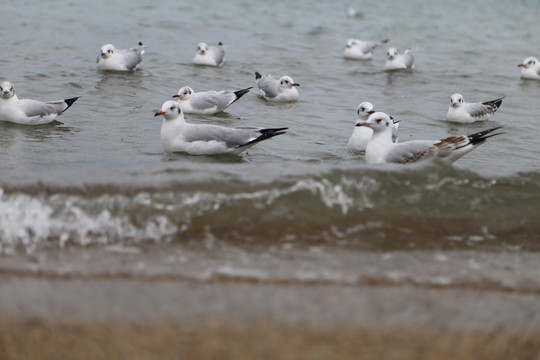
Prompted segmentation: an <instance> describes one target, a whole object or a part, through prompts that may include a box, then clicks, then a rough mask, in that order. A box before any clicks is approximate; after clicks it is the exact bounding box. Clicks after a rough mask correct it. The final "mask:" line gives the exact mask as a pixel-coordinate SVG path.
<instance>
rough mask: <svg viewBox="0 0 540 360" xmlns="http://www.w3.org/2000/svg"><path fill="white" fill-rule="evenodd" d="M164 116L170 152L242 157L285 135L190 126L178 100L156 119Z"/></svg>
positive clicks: (282, 131) (261, 130)
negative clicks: (264, 143) (257, 146)
mask: <svg viewBox="0 0 540 360" xmlns="http://www.w3.org/2000/svg"><path fill="white" fill-rule="evenodd" d="M159 115H163V117H164V120H163V124H162V125H161V145H162V146H163V148H164V149H165V151H167V152H184V153H188V154H191V155H217V154H240V153H241V152H243V151H246V150H247V149H249V148H250V147H252V146H253V145H255V144H257V143H259V142H261V141H263V140H266V139H270V138H271V137H274V136H277V135H281V134H285V130H287V128H286V127H282V128H267V129H264V128H248V127H242V128H227V127H223V126H217V125H209V124H190V123H187V122H186V121H185V119H184V114H183V112H182V109H181V108H180V106H179V105H178V103H177V102H176V101H172V100H169V101H166V102H165V103H164V104H163V106H162V107H161V110H159V111H158V112H156V114H155V115H154V116H159Z"/></svg>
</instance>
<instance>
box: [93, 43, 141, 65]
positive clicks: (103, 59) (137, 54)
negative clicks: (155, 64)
mask: <svg viewBox="0 0 540 360" xmlns="http://www.w3.org/2000/svg"><path fill="white" fill-rule="evenodd" d="M143 54H144V45H143V43H142V42H139V43H138V44H137V45H136V46H133V47H131V48H129V49H117V48H116V47H114V45H112V44H107V45H103V46H102V47H101V52H100V54H99V56H98V58H97V67H98V70H111V71H133V70H135V69H136V68H137V66H139V64H140V63H141V61H142V55H143Z"/></svg>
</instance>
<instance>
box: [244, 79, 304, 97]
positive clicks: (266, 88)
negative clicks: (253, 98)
mask: <svg viewBox="0 0 540 360" xmlns="http://www.w3.org/2000/svg"><path fill="white" fill-rule="evenodd" d="M255 80H256V81H257V86H258V87H259V91H260V93H261V95H262V97H263V98H264V99H266V100H269V101H298V99H299V98H300V95H299V94H298V90H296V87H297V86H300V84H298V83H296V82H294V80H293V79H292V78H291V77H290V76H287V75H284V76H282V77H281V78H279V80H276V79H274V78H273V77H272V75H270V74H268V75H264V76H263V75H261V74H259V73H258V72H255Z"/></svg>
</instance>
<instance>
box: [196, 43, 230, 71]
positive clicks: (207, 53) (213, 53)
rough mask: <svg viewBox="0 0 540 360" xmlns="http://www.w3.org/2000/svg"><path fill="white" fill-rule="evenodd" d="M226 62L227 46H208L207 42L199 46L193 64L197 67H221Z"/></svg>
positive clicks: (220, 44) (221, 44)
mask: <svg viewBox="0 0 540 360" xmlns="http://www.w3.org/2000/svg"><path fill="white" fill-rule="evenodd" d="M224 61H225V45H223V43H222V42H219V43H218V45H208V44H207V43H205V42H200V43H198V44H197V50H196V53H195V57H194V58H193V61H192V62H193V63H194V64H196V65H208V66H221V65H223V63H224Z"/></svg>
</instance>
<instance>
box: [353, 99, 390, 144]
mask: <svg viewBox="0 0 540 360" xmlns="http://www.w3.org/2000/svg"><path fill="white" fill-rule="evenodd" d="M374 112H375V110H374V109H373V104H372V103H370V102H368V101H366V102H363V103H361V104H360V105H358V109H357V110H356V114H357V119H356V123H355V124H354V130H353V133H352V135H351V138H350V139H349V143H348V144H347V147H348V148H349V150H351V151H366V147H367V144H368V142H369V140H370V139H371V136H372V135H373V130H371V129H370V128H369V127H366V126H362V124H363V123H365V122H366V121H367V119H368V118H369V116H370V115H371V114H373V113H374ZM390 118H392V117H390ZM392 122H393V123H392V142H397V140H398V128H399V121H395V120H394V119H392Z"/></svg>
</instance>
